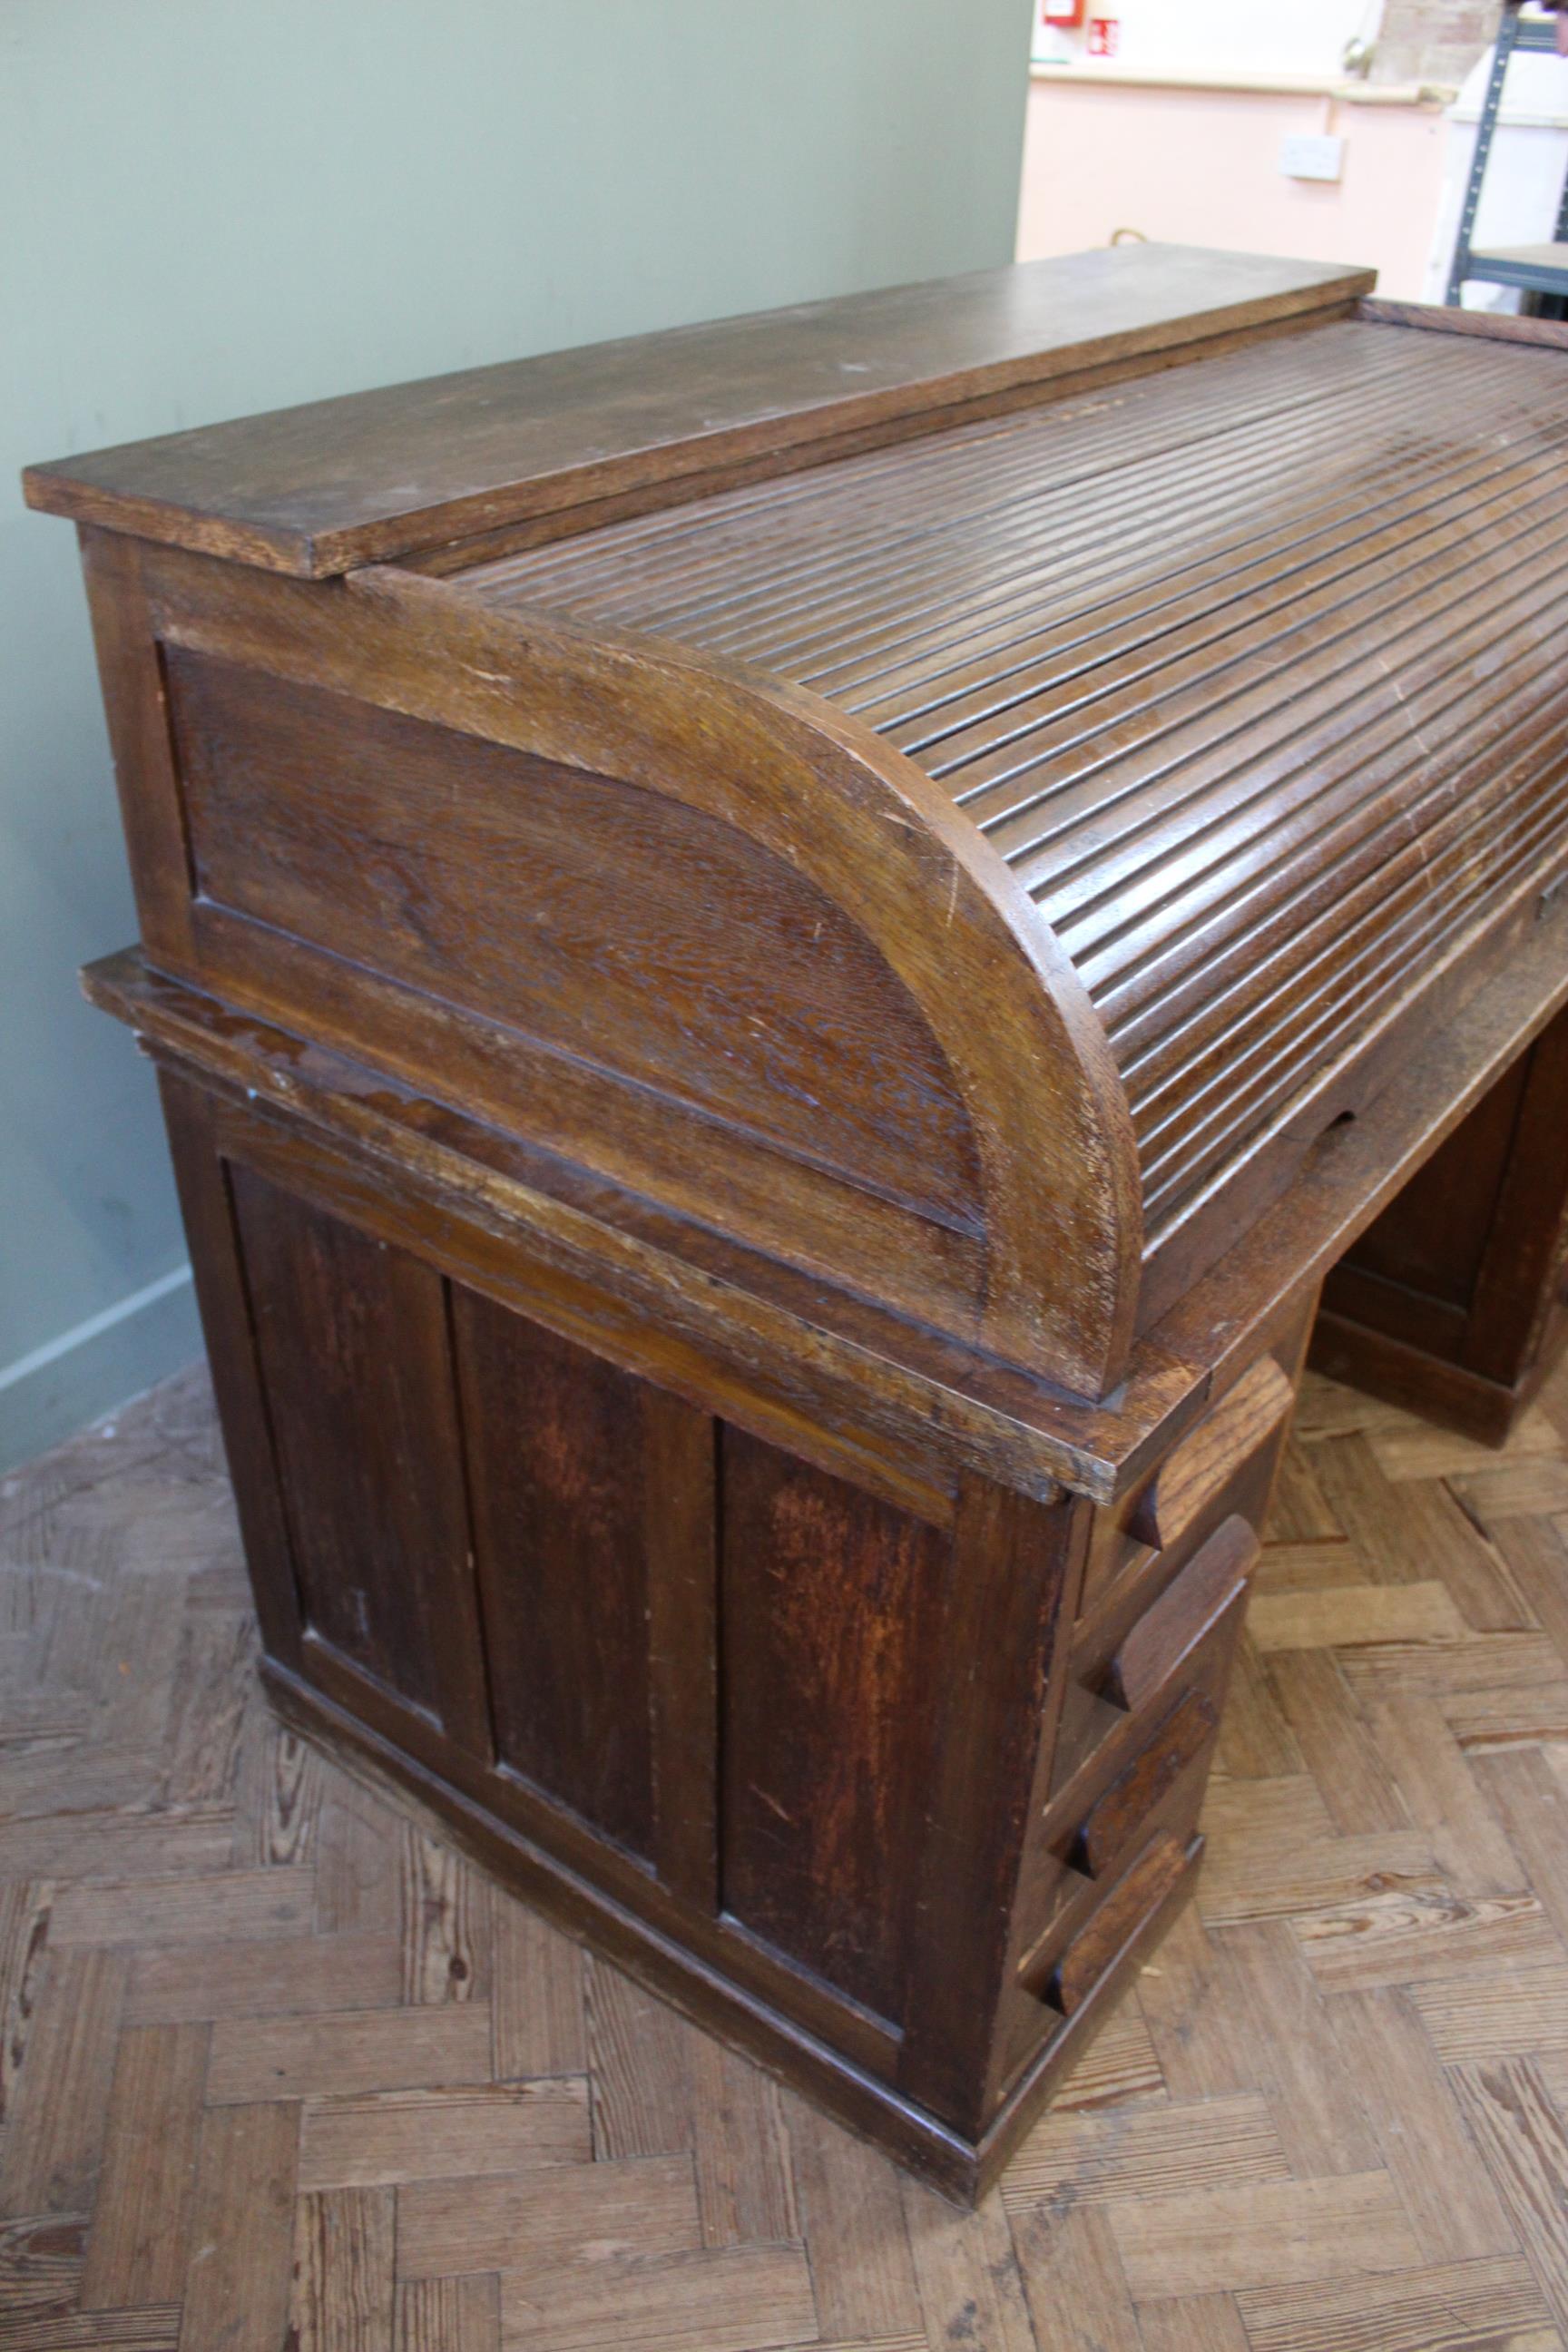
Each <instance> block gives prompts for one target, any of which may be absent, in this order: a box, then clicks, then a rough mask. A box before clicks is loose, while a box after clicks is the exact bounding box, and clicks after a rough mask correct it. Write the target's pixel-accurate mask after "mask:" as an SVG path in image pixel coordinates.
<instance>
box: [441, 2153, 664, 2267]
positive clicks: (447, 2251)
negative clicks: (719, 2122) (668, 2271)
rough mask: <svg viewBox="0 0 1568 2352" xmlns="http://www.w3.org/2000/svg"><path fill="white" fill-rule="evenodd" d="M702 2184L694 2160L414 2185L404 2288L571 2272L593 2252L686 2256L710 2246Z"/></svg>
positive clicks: (612, 2162) (653, 2159)
mask: <svg viewBox="0 0 1568 2352" xmlns="http://www.w3.org/2000/svg"><path fill="white" fill-rule="evenodd" d="M701 2242H702V2231H701V2225H700V2221H699V2219H698V2212H697V2184H696V2182H695V2180H694V2179H693V2178H692V2172H691V2160H690V2158H689V2157H685V2156H642V2157H628V2158H622V2159H619V2160H616V2159H615V2158H611V2159H609V2160H608V2161H606V2162H605V2163H603V2164H595V2165H589V2166H578V2165H564V2166H561V2167H559V2168H554V2169H552V2170H549V2171H541V2172H531V2173H530V2172H521V2173H510V2174H507V2175H504V2176H501V2177H499V2178H494V2177H490V2178H480V2179H467V2178H463V2177H456V2178H449V2179H441V2180H416V2181H411V2182H410V2183H409V2184H408V2186H407V2187H406V2188H405V2189H399V2191H398V2195H397V2268H398V2274H399V2276H400V2277H403V2278H441V2277H445V2276H447V2275H448V2274H450V2273H458V2272H463V2271H500V2270H506V2269H509V2268H512V2267H515V2265H516V2263H518V2261H519V2259H520V2257H521V2255H522V2254H523V2253H524V2252H526V2255H527V2259H528V2261H529V2263H530V2264H531V2265H536V2264H538V2265H548V2264H551V2263H570V2262H573V2261H574V2260H575V2259H577V2257H578V2256H579V2255H581V2254H582V2253H583V2252H584V2248H588V2247H592V2246H595V2245H604V2244H621V2245H628V2246H636V2247H637V2248H639V2249H640V2250H641V2251H643V2252H647V2253H658V2254H665V2253H679V2252H685V2251H686V2250H688V2249H689V2248H692V2247H697V2246H700V2244H701Z"/></svg>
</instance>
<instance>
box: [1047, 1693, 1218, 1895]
mask: <svg viewBox="0 0 1568 2352" xmlns="http://www.w3.org/2000/svg"><path fill="white" fill-rule="evenodd" d="M1218 1734H1219V1709H1218V1707H1217V1706H1215V1702H1214V1700H1213V1699H1212V1698H1210V1697H1209V1696H1207V1694H1206V1693H1205V1692H1204V1691H1201V1690H1189V1691H1187V1692H1185V1693H1184V1696H1182V1697H1180V1698H1179V1699H1177V1700H1176V1701H1175V1703H1174V1705H1173V1706H1171V1707H1169V1708H1167V1709H1166V1711H1165V1713H1164V1714H1163V1716H1162V1717H1160V1720H1159V1722H1158V1723H1157V1724H1156V1725H1155V1727H1154V1728H1153V1730H1152V1732H1151V1733H1150V1734H1149V1737H1148V1738H1147V1739H1145V1740H1144V1741H1143V1743H1142V1746H1141V1747H1140V1748H1138V1750H1137V1752H1136V1754H1135V1755H1134V1756H1133V1757H1132V1759H1131V1761H1130V1762H1129V1763H1127V1764H1124V1765H1123V1766H1122V1768H1121V1771H1120V1772H1118V1773H1117V1775H1116V1777H1115V1779H1114V1780H1112V1781H1111V1782H1110V1786H1109V1788H1107V1789H1104V1790H1102V1791H1101V1792H1100V1795H1099V1796H1098V1797H1097V1798H1096V1799H1095V1801H1094V1802H1093V1804H1092V1805H1091V1806H1090V1807H1089V1811H1088V1812H1087V1813H1086V1814H1085V1816H1084V1818H1083V1821H1082V1822H1081V1823H1080V1824H1079V1831H1078V1834H1077V1836H1076V1837H1075V1838H1074V1840H1073V1843H1072V1847H1071V1851H1070V1852H1069V1853H1068V1864H1069V1865H1070V1866H1071V1868H1072V1869H1074V1870H1077V1871H1079V1872H1081V1874H1083V1876H1084V1877H1085V1878H1093V1879H1104V1878H1106V1877H1107V1876H1108V1875H1109V1874H1110V1872H1111V1871H1112V1870H1113V1869H1114V1868H1115V1866H1116V1864H1117V1863H1118V1862H1119V1861H1120V1860H1121V1856H1122V1855H1123V1854H1124V1853H1126V1851H1127V1849H1128V1848H1129V1846H1131V1843H1132V1841H1133V1840H1134V1838H1136V1837H1138V1836H1140V1835H1146V1834H1147V1832H1149V1830H1150V1829H1151V1828H1152V1827H1155V1826H1158V1825H1159V1823H1160V1821H1161V1817H1162V1815H1163V1813H1164V1811H1166V1810H1167V1808H1169V1809H1170V1810H1172V1811H1176V1810H1179V1806H1178V1803H1177V1801H1178V1800H1180V1799H1181V1798H1182V1797H1184V1795H1185V1794H1186V1784H1188V1783H1191V1782H1195V1781H1196V1780H1198V1779H1199V1778H1200V1777H1202V1776H1204V1775H1205V1773H1206V1769H1207V1766H1208V1764H1209V1761H1210V1759H1211V1758H1212V1756H1213V1753H1214V1744H1215V1739H1216V1738H1217V1737H1218Z"/></svg>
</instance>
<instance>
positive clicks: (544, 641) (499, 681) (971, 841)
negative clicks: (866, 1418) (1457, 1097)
mask: <svg viewBox="0 0 1568 2352" xmlns="http://www.w3.org/2000/svg"><path fill="white" fill-rule="evenodd" d="M345 586H346V588H347V590H348V593H349V595H350V596H351V598H356V597H357V598H363V599H365V600H367V601H369V602H371V603H373V604H375V605H376V606H378V607H379V608H380V609H382V610H384V611H387V612H396V613H398V614H408V615H409V616H410V617H411V618H413V617H414V616H416V615H418V616H419V617H420V620H421V621H422V622H427V623H429V624H432V625H438V623H439V620H440V619H441V617H442V616H444V615H446V614H450V613H451V611H452V608H453V604H454V603H457V604H459V605H460V607H461V610H462V614H463V623H462V625H463V627H464V630H465V634H466V635H468V639H469V643H470V646H471V648H472V663H471V666H470V667H469V671H468V675H469V677H470V678H474V679H475V681H476V682H477V683H478V684H479V687H480V688H481V689H483V688H489V689H490V691H491V694H492V696H493V697H494V699H495V701H497V702H500V704H501V705H502V706H503V707H502V708H500V709H496V708H493V707H491V708H489V709H487V711H486V719H487V724H489V725H493V726H494V728H495V729H496V731H497V732H498V734H499V733H500V732H501V731H502V730H508V729H510V728H515V727H516V726H517V723H518V719H520V718H521V719H523V721H524V724H525V725H526V728H527V730H528V734H529V740H530V742H531V745H532V746H533V747H534V748H536V749H538V750H539V751H543V752H545V753H546V754H547V756H551V757H555V758H560V759H567V760H573V761H577V762H578V763H581V764H592V765H595V766H603V767H605V768H606V769H608V770H610V771H611V772H614V773H616V774H618V775H624V776H629V777H634V778H637V780H639V781H642V782H647V783H648V784H650V785H652V786H654V787H655V788H656V789H658V790H659V791H661V792H664V793H671V794H674V795H676V796H678V797H679V798H680V799H682V800H683V801H685V802H687V803H688V804H689V805H690V806H693V807H698V808H701V809H703V810H705V811H706V812H708V813H709V814H714V815H720V816H722V817H723V818H724V819H725V820H726V821H728V822H729V823H731V824H735V825H738V826H739V827H741V828H742V830H743V831H744V832H746V833H747V834H748V835H751V836H752V838H753V839H755V840H757V841H759V842H761V843H763V844H764V845H766V846H767V847H768V848H769V849H770V850H772V851H773V853H774V854H775V855H776V856H781V857H784V858H787V859H788V860H789V861H790V863H791V864H792V865H794V866H795V867H796V868H797V869H798V870H799V871H800V872H801V873H803V874H804V875H806V876H808V877H810V878H811V879H812V880H813V881H814V882H815V883H816V886H817V887H819V888H820V889H822V890H823V891H824V892H826V894H827V895H828V896H830V897H831V898H834V899H835V900H836V901H837V904H838V905H839V906H841V907H843V908H845V909H846V910H847V912H848V913H849V914H850V915H851V916H852V917H853V919H854V920H855V922H856V923H857V925H858V927H859V929H861V930H862V931H863V932H864V933H865V935H866V936H867V937H868V939H869V940H871V941H873V942H874V944H875V946H876V947H877V949H878V950H879V952H880V954H881V955H882V957H883V958H884V959H885V961H886V962H887V963H888V965H889V969H890V970H891V971H894V972H895V973H896V974H897V975H898V977H899V978H900V980H901V981H902V982H903V983H904V985H905V986H906V987H907V988H908V989H909V991H910V994H911V995H912V997H913V998H914V1000H915V1002H916V1003H918V1005H919V1006H920V1009H921V1013H922V1015H923V1016H924V1019H925V1021H926V1023H927V1024H928V1025H929V1027H930V1030H931V1034H932V1036H933V1037H934V1038H935V1039H936V1041H937V1043H938V1045H939V1046H940V1047H941V1050H942V1055H943V1056H944V1057H945V1059H946V1062H947V1064H948V1066H949V1068H950V1069H951V1070H952V1073H953V1076H954V1079H955V1082H956V1084H957V1087H958V1090H959V1093H960V1096H961V1097H962V1099H963V1103H964V1106H965V1108H966V1109H967V1111H968V1113H969V1117H970V1119H971V1122H972V1125H973V1134H974V1139H975V1144H976V1148H977V1150H978V1153H979V1159H980V1168H981V1185H982V1194H983V1208H984V1256H985V1285H984V1297H983V1299H982V1300H981V1301H980V1302H979V1304H980V1328H979V1337H980V1339H981V1340H982V1342H983V1344H984V1345H985V1346H987V1347H988V1348H991V1349H994V1351H995V1352H996V1353H997V1354H999V1355H1002V1356H1004V1357H1005V1358H1007V1359H1008V1360H1011V1361H1013V1362H1016V1363H1022V1364H1025V1365H1026V1366H1027V1367H1028V1368H1030V1369H1031V1370H1037V1371H1039V1372H1042V1373H1043V1374H1045V1375H1046V1376H1047V1377H1048V1378H1052V1379H1056V1380H1058V1381H1062V1382H1063V1383H1064V1384H1065V1385H1067V1386H1069V1387H1072V1388H1075V1389H1078V1390H1079V1391H1082V1392H1084V1393H1086V1394H1090V1395H1100V1394H1103V1393H1104V1392H1105V1391H1107V1390H1108V1389H1110V1387H1113V1386H1114V1385H1115V1382H1116V1381H1117V1380H1118V1378H1119V1377H1120V1375H1121V1370H1122V1368H1123V1365H1124V1363H1125V1359H1126V1353H1127V1349H1128V1348H1129V1346H1130V1344H1131V1332H1132V1324H1133V1318H1134V1314H1135V1311H1136V1298H1137V1284H1138V1278H1139V1270H1140V1265H1141V1257H1142V1208H1141V1195H1140V1188H1139V1182H1138V1173H1137V1154H1136V1146H1135V1144H1134V1141H1133V1137H1132V1132H1131V1122H1130V1120H1129V1118H1128V1115H1127V1108H1126V1099H1125V1095H1124V1093H1123V1089H1122V1087H1121V1079H1120V1077H1119V1076H1118V1074H1117V1072H1116V1069H1115V1066H1114V1064H1113V1062H1112V1060H1111V1057H1110V1049H1109V1047H1108V1045H1107V1044H1106V1041H1105V1037H1104V1033H1103V1030H1102V1029H1101V1026H1100V1021H1099V1018H1098V1016H1097V1014H1096V1013H1095V1012H1094V1010H1093V1007H1092V1006H1091V1005H1090V1003H1089V999H1088V996H1087V994H1086V993H1085V992H1084V990H1083V987H1082V984H1081V982H1079V979H1078V976H1077V974H1076V972H1075V971H1073V969H1072V966H1071V965H1070V963H1069V962H1068V959H1067V958H1066V956H1065V955H1064V954H1063V953H1062V952H1061V950H1059V949H1058V946H1057V944H1056V941H1055V940H1054V938H1053V937H1052V935H1051V933H1050V931H1049V929H1048V928H1047V925H1046V924H1045V923H1044V922H1043V921H1042V920H1041V919H1040V917H1039V915H1038V914H1037V911H1036V909H1035V908H1034V907H1033V905H1032V903H1031V902H1030V901H1029V900H1028V898H1026V895H1025V894H1024V892H1023V891H1022V890H1020V889H1019V888H1018V887H1017V885H1016V883H1015V882H1014V881H1013V879H1012V877H1011V876H1010V875H1009V873H1008V871H1007V868H1006V867H1005V865H1004V864H1003V862H1002V860H1001V859H1000V858H998V857H996V856H994V853H993V852H992V851H991V850H990V849H989V847H988V846H987V845H986V844H985V843H984V841H983V840H982V839H981V837H980V835H978V834H977V832H976V831H975V828H974V827H973V825H972V824H969V822H968V821H967V820H966V819H965V818H964V817H963V815H962V814H961V813H960V812H959V811H958V810H956V809H955V808H954V807H953V805H952V802H951V801H950V800H949V799H948V797H947V796H946V794H945V793H942V790H941V788H940V786H938V785H936V784H934V783H933V782H931V780H930V779H929V778H928V777H927V776H925V775H924V774H923V772H921V770H920V769H919V768H917V767H916V766H915V764H914V763H913V761H906V760H905V759H903V758H902V757H901V755H900V754H899V753H898V752H896V751H891V750H889V747H888V746H886V745H884V744H882V743H880V742H879V740H877V738H876V737H875V736H874V735H873V734H872V733H871V731H870V730H868V729H866V728H862V727H860V726H859V725H858V724H857V723H856V722H855V721H854V720H852V719H847V718H846V717H845V715H844V714H843V713H841V712H839V711H837V710H835V709H832V707H831V706H830V705H828V704H827V703H826V702H824V701H822V700H820V699H819V698H817V697H816V696H814V695H811V694H809V693H807V692H805V690H804V689H802V688H798V687H795V686H791V685H787V684H785V683H784V682H783V681H775V680H773V679H770V678H765V677H761V676H759V675H758V674H756V673H752V672H748V671H744V670H742V669H740V668H738V667H733V666H727V665H721V664H719V663H717V662H714V661H712V660H710V659H709V658H707V657H699V656H692V655H689V654H688V653H687V652H685V651H684V649H682V648H680V647H679V646H672V645H669V644H668V643H666V642H664V641H656V640H653V639H636V638H630V637H613V636H611V635H607V634H605V635H601V634H599V633H593V634H590V633H588V632H586V631H581V630H578V629H576V628H574V626H573V625H570V624H563V623H561V622H560V621H558V620H557V619H555V618H554V617H553V616H551V617H549V618H545V617H543V616H534V615H532V614H530V615H528V616H527V617H526V618H519V617H518V616H517V615H515V614H512V615H508V616H505V617H502V616H500V615H498V614H492V613H490V612H489V611H488V610H487V609H486V608H485V607H484V606H483V605H482V604H479V602H478V600H476V599H467V598H464V597H462V595H461V581H460V578H459V579H458V580H456V581H447V582H442V583H435V582H427V581H425V580H422V579H417V578H414V577H411V576H410V575H409V574H406V573H404V572H396V571H393V570H383V569H376V570H371V571H366V572H360V573H358V574H354V575H351V577H350V579H349V580H348V581H347V582H346V583H345ZM487 649H488V650H487ZM492 656H493V657H494V660H495V664H496V668H495V672H494V674H493V675H491V676H486V675H485V670H486V668H487V667H488V666H489V661H490V659H491V657H492ZM520 705H521V708H520V707H519V706H520ZM512 740H516V738H515V736H514V737H513V738H512Z"/></svg>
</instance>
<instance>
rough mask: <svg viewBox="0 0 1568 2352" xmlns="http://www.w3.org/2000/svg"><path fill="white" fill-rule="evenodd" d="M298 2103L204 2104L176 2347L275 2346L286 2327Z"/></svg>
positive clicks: (260, 2350) (233, 2349)
mask: <svg viewBox="0 0 1568 2352" xmlns="http://www.w3.org/2000/svg"><path fill="white" fill-rule="evenodd" d="M298 2136H299V2109H298V2107H296V2106H294V2105H292V2104H290V2103H288V2102H282V2101H280V2102H279V2103H278V2104H276V2105H265V2104H258V2105H253V2106H244V2107H210V2108H209V2109H208V2110H207V2114H206V2118H205V2122H204V2124H203V2126H202V2144H201V2153H200V2156H199V2158H198V2160H197V2167H196V2194H195V2212H194V2215H193V2219H192V2224H191V2259H190V2263H189V2265H188V2267H187V2269H186V2272H185V2294H184V2310H183V2316H182V2322H181V2329H180V2352H213V2347H214V2346H216V2345H221V2346H222V2347H223V2352H278V2347H279V2344H280V2342H281V2340H282V2336H283V2331H284V2329H285V2328H286V2326H288V2323H289V2287H290V2281H291V2273H292V2257H293V2247H294V2179H295V2162H296V2156H297V2145H298Z"/></svg>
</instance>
